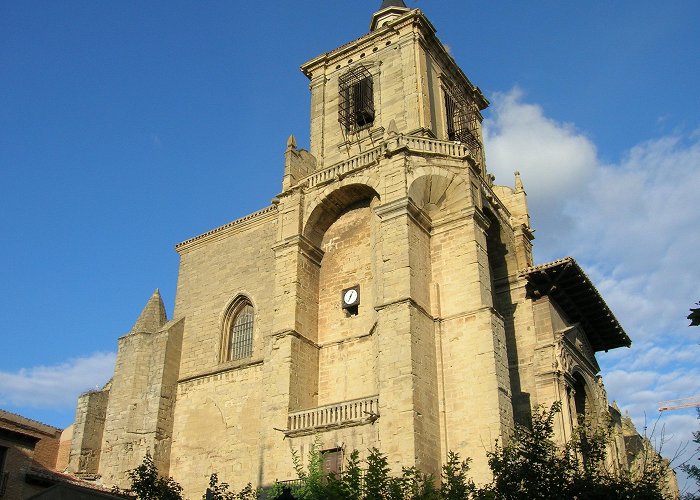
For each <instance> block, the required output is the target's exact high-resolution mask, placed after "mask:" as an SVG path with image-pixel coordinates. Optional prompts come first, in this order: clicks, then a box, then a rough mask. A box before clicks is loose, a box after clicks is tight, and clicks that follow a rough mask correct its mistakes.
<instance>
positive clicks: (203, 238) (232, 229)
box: [175, 205, 277, 254]
mask: <svg viewBox="0 0 700 500" xmlns="http://www.w3.org/2000/svg"><path fill="white" fill-rule="evenodd" d="M276 216H277V206H276V205H270V206H269V207H265V208H263V209H262V210H258V211H257V212H253V213H252V214H249V215H246V216H245V217H241V218H240V219H236V220H234V221H232V222H229V223H228V224H224V225H223V226H220V227H217V228H215V229H212V230H211V231H207V232H206V233H204V234H200V235H199V236H195V237H194V238H190V239H189V240H185V241H183V242H182V243H178V244H177V245H175V250H176V251H177V253H179V254H182V253H184V252H186V251H188V250H191V249H192V248H193V247H195V246H198V245H200V244H202V243H204V242H208V241H211V240H213V239H216V238H219V237H221V236H228V235H230V234H235V233H238V232H241V231H243V230H245V229H249V228H251V227H254V226H255V225H258V224H262V223H263V222H266V221H267V220H268V219H271V218H272V217H276Z"/></svg>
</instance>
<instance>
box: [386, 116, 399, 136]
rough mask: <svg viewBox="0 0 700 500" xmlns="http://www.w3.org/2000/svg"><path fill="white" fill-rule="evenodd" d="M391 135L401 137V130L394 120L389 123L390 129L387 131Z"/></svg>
mask: <svg viewBox="0 0 700 500" xmlns="http://www.w3.org/2000/svg"><path fill="white" fill-rule="evenodd" d="M386 132H387V134H389V135H399V128H398V127H397V126H396V121H395V120H394V119H393V118H392V119H391V121H390V122H389V127H388V128H387V129H386Z"/></svg>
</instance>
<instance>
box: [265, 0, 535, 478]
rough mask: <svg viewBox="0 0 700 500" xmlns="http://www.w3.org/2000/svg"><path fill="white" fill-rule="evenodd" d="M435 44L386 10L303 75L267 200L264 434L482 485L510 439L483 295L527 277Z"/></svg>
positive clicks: (275, 468)
mask: <svg viewBox="0 0 700 500" xmlns="http://www.w3.org/2000/svg"><path fill="white" fill-rule="evenodd" d="M435 33H436V31H435V28H434V27H433V25H432V24H431V23H430V21H429V20H428V19H427V17H426V16H425V15H424V14H423V13H422V12H421V11H420V10H418V9H410V8H408V7H407V6H406V4H405V3H404V2H403V1H402V0H385V1H384V2H383V3H382V5H381V7H380V9H379V10H378V11H377V12H375V13H374V14H373V15H372V18H371V22H370V31H369V32H368V33H367V34H366V35H364V36H362V37H360V38H358V39H357V40H354V41H352V42H350V43H347V44H345V45H342V46H341V47H339V48H337V49H334V50H331V51H329V52H326V53H324V54H322V55H320V56H318V57H316V58H314V59H312V60H310V61H308V62H306V63H305V64H303V65H302V66H301V70H302V72H303V73H304V74H305V75H306V76H307V77H308V78H309V80H310V91H311V124H310V125H311V131H310V151H305V150H301V149H297V147H296V141H295V140H294V139H293V138H290V140H289V141H288V143H287V150H286V153H285V175H284V180H283V190H282V192H281V193H280V194H279V195H278V197H277V200H278V203H277V212H278V214H279V215H278V219H277V221H278V223H277V240H276V243H274V245H273V246H272V248H273V250H274V252H275V276H276V284H275V287H274V289H275V315H274V319H273V331H274V335H275V349H274V350H273V351H272V355H273V357H272V358H270V359H266V361H265V363H266V367H270V368H269V370H270V372H269V379H268V382H266V384H265V385H266V386H267V385H269V386H271V387H273V386H274V388H275V391H276V392H275V393H274V398H268V399H266V400H265V402H264V403H263V415H265V418H266V419H267V421H265V422H263V425H262V427H263V429H286V430H285V431H284V432H285V434H284V435H285V437H286V438H288V439H289V442H290V444H291V446H293V447H297V448H298V449H302V448H305V447H307V446H310V445H311V443H312V442H313V438H312V437H309V436H312V435H317V436H318V439H319V440H320V442H321V446H322V449H325V450H327V451H328V452H329V453H331V452H332V450H336V449H339V448H342V447H343V446H345V447H347V448H348V449H358V450H367V449H368V448H371V447H377V448H379V449H380V450H382V452H384V453H386V454H387V455H388V456H389V458H390V460H391V466H392V467H393V468H394V469H395V470H397V471H398V470H400V468H401V466H416V467H418V468H420V469H421V470H423V471H425V472H429V473H432V474H434V475H436V476H438V475H439V474H440V467H441V465H442V460H443V457H445V456H446V454H447V452H448V451H449V450H451V451H455V452H458V453H460V454H461V455H462V456H464V457H467V456H470V457H473V458H474V462H473V464H472V471H473V473H474V474H475V477H479V478H483V479H485V478H487V477H488V474H489V472H488V466H487V463H486V459H485V457H483V458H482V457H480V455H481V456H483V453H477V451H476V450H482V448H483V444H484V443H489V442H492V440H493V438H494V436H504V435H507V434H508V432H509V430H510V429H511V428H512V425H513V416H512V415H513V413H512V403H511V389H510V381H509V371H508V360H507V353H506V337H505V323H504V317H503V315H502V314H501V313H500V312H499V311H498V310H497V309H496V305H497V300H496V297H497V290H496V288H497V287H498V286H502V285H501V284H502V283H507V280H508V276H513V275H515V274H516V273H517V271H518V269H519V268H518V266H519V265H522V266H527V265H528V263H527V262H525V261H523V262H518V261H517V260H516V258H515V256H516V255H517V254H518V252H516V251H515V250H514V246H515V240H514V238H513V236H512V227H511V222H512V221H513V220H514V219H512V218H511V214H510V212H509V209H508V208H507V207H506V205H505V204H504V202H503V201H501V200H500V199H499V198H498V196H497V195H496V194H495V192H494V188H493V186H492V178H491V177H490V176H489V175H487V173H486V169H485V163H484V155H483V148H482V131H481V121H482V115H481V111H482V110H483V109H485V108H486V107H487V106H488V101H487V100H486V99H485V98H484V96H483V95H482V93H481V91H480V90H479V89H478V87H476V86H475V85H474V84H472V83H471V82H470V81H469V79H468V78H467V76H466V75H465V74H464V73H463V72H462V70H461V69H460V68H459V67H458V66H457V64H456V63H455V61H454V59H453V58H452V56H451V55H450V54H449V52H448V51H447V50H446V48H445V46H444V45H443V44H442V43H441V42H440V41H439V40H438V38H437V37H436V34H435ZM504 193H505V192H504ZM506 194H507V193H506ZM522 196H523V197H524V193H523V194H522ZM511 205H513V206H515V205H514V204H513V203H511ZM525 234H526V235H527V234H529V233H525ZM525 239H526V240H527V238H525ZM523 244H524V245H529V240H527V241H525V242H524V243H523ZM521 254H523V255H528V254H527V252H521ZM341 299H342V300H341ZM273 367H274V368H273ZM279 380H285V381H288V382H286V383H285V384H284V385H280V384H279V383H278V381H279ZM357 408H361V411H359V413H358V411H357ZM353 412H354V413H353ZM329 415H330V417H329ZM329 418H330V420H329ZM277 432H279V431H277ZM277 432H270V433H268V435H267V438H266V439H267V440H266V443H267V444H266V446H268V447H269V448H270V449H272V448H274V447H275V446H277V444H276V442H277V441H276V440H278V439H279V435H278V434H277ZM339 443H340V444H339ZM333 453H335V452H333ZM284 467H285V465H284V463H283V462H274V463H273V462H267V463H266V464H265V472H264V477H266V478H274V477H282V476H284V474H285V473H288V472H285V469H284Z"/></svg>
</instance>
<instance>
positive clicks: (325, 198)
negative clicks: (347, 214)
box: [302, 179, 379, 248]
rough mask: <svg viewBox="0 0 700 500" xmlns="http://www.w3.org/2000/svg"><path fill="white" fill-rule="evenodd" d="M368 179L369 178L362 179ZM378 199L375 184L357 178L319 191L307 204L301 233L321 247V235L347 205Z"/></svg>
mask: <svg viewBox="0 0 700 500" xmlns="http://www.w3.org/2000/svg"><path fill="white" fill-rule="evenodd" d="M362 180H366V181H368V180H369V179H362ZM375 198H376V199H379V193H377V190H376V188H375V186H372V185H370V184H369V183H368V182H358V179H353V180H348V181H347V182H346V183H345V184H343V185H340V186H338V184H337V183H336V184H334V185H333V187H332V188H329V189H328V190H323V191H320V192H319V193H318V194H317V195H316V196H314V197H313V198H312V201H311V203H310V204H309V205H308V206H307V210H306V213H307V214H308V216H307V217H306V220H305V221H304V226H303V230H302V234H303V235H304V236H305V237H306V239H307V240H308V241H310V242H311V243H313V244H314V245H315V246H316V247H318V248H320V247H321V242H322V240H323V236H324V235H325V233H326V231H327V230H328V228H329V227H330V226H331V224H333V222H335V221H336V220H337V219H338V217H340V215H341V214H342V213H343V211H344V210H346V209H347V208H348V207H350V206H352V205H354V204H356V203H358V202H362V201H365V200H370V201H371V200H374V199H375Z"/></svg>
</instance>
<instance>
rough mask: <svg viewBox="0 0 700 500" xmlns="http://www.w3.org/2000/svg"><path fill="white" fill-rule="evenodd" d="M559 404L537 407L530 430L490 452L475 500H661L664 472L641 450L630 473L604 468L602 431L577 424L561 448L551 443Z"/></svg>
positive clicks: (648, 449) (606, 437)
mask: <svg viewBox="0 0 700 500" xmlns="http://www.w3.org/2000/svg"><path fill="white" fill-rule="evenodd" d="M560 408H561V406H560V403H555V404H554V405H552V407H551V408H550V409H549V410H545V409H543V408H538V409H537V410H536V411H535V414H534V417H533V423H532V428H531V429H526V428H523V427H518V428H517V429H516V431H515V434H514V436H513V438H512V439H511V440H510V441H509V443H508V444H507V445H505V446H498V445H497V446H496V448H495V451H493V452H491V453H489V465H490V467H491V471H492V472H493V476H494V478H493V482H492V483H491V484H489V485H487V486H486V487H484V488H482V489H480V490H479V491H477V495H476V497H477V498H498V499H504V500H508V499H521V498H528V499H543V500H560V499H569V498H576V499H579V500H595V499H600V500H603V499H611V498H615V499H618V498H620V499H635V500H662V499H663V498H664V495H663V485H664V479H665V474H666V472H667V467H666V466H665V464H664V463H663V460H662V459H661V457H660V456H659V454H658V453H657V452H656V450H654V449H653V448H651V446H645V447H644V449H643V451H642V452H641V456H640V457H639V459H638V460H637V462H636V463H635V464H634V466H633V467H632V470H631V471H629V472H624V471H611V470H608V469H607V468H606V467H605V453H606V448H607V444H608V442H609V440H610V432H609V429H608V428H606V427H605V426H602V427H601V426H597V425H585V424H584V425H581V426H579V428H578V429H577V430H576V432H575V435H574V438H573V439H572V440H571V442H569V443H567V444H566V445H565V446H558V445H557V444H556V442H555V441H554V417H555V415H556V414H557V413H558V412H559V411H560Z"/></svg>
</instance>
